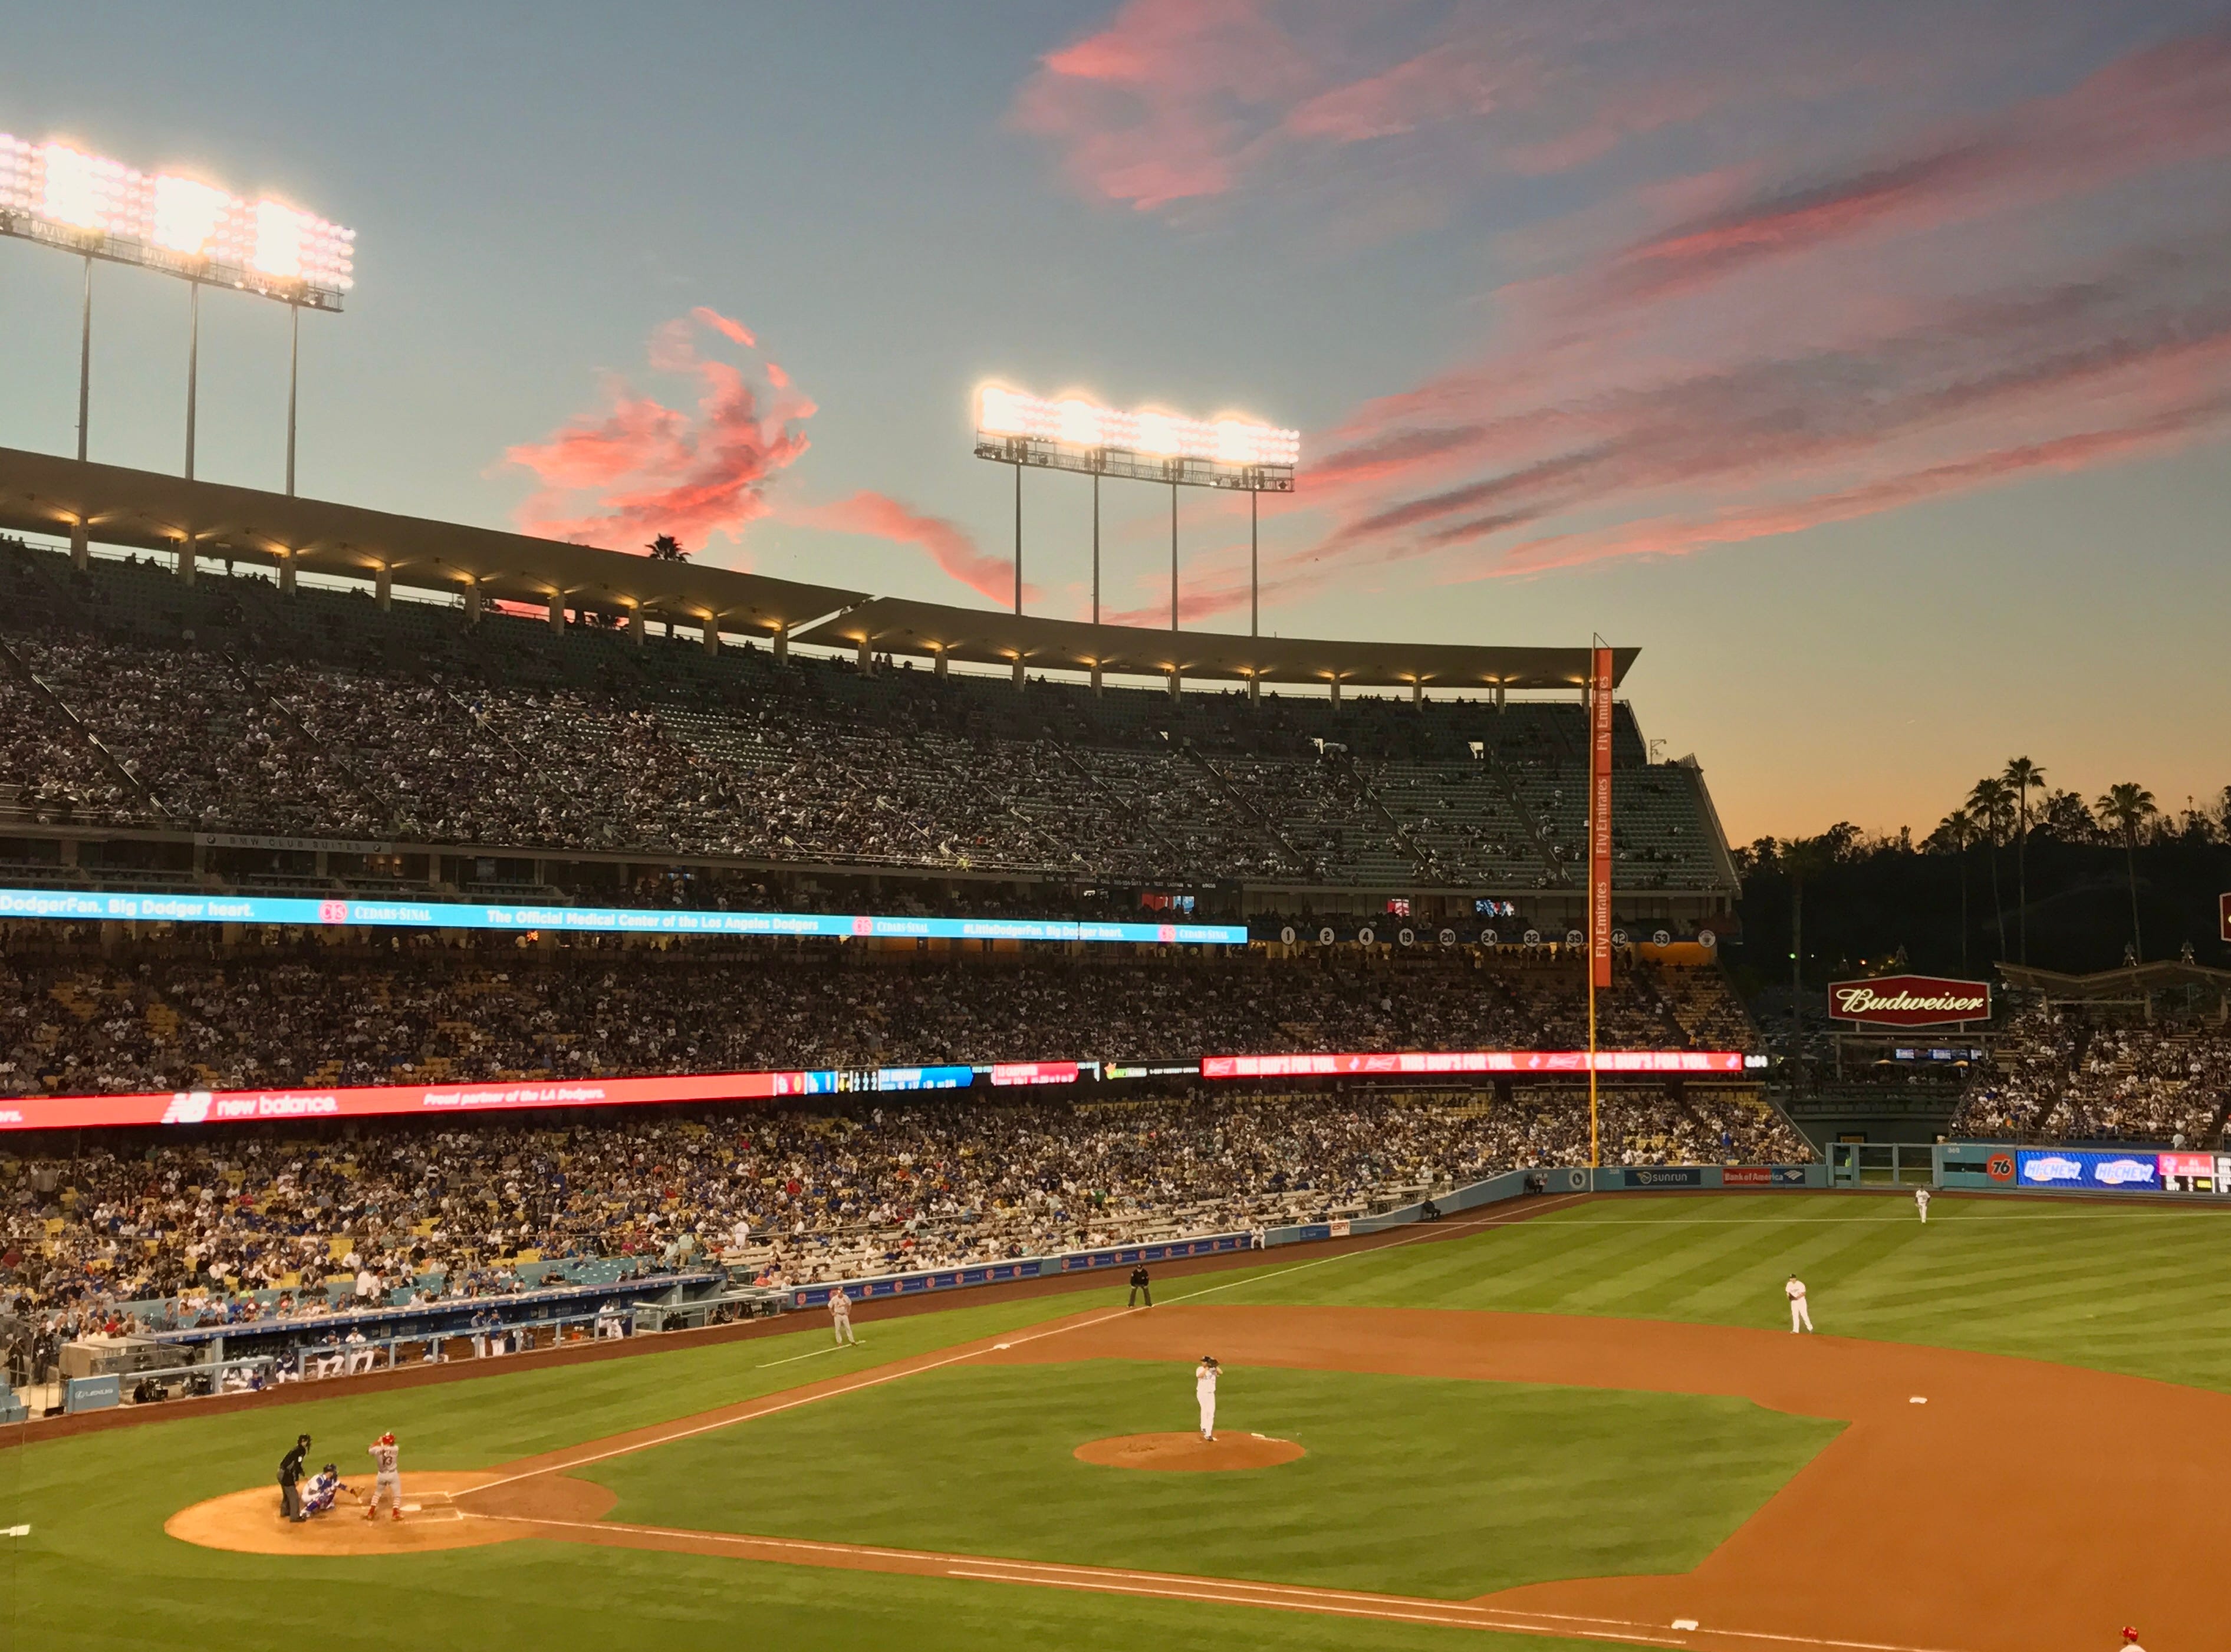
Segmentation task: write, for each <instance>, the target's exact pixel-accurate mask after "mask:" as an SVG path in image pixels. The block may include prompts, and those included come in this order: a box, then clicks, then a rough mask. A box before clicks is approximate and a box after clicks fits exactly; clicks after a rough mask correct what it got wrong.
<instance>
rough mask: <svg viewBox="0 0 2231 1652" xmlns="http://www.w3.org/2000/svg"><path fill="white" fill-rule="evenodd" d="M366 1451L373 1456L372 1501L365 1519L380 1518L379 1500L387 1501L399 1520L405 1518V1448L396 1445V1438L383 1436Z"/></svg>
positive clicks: (367, 1447) (367, 1507)
mask: <svg viewBox="0 0 2231 1652" xmlns="http://www.w3.org/2000/svg"><path fill="white" fill-rule="evenodd" d="M365 1450H366V1451H368V1452H370V1453H371V1454H372V1500H371V1502H370V1503H369V1504H368V1505H367V1506H366V1507H365V1511H364V1518H365V1519H367V1520H376V1519H378V1518H379V1500H380V1499H381V1498H382V1497H385V1498H386V1499H387V1501H388V1506H389V1507H390V1508H391V1510H392V1511H393V1512H394V1516H395V1518H396V1519H398V1520H399V1519H402V1518H403V1470H402V1468H401V1467H400V1465H401V1463H402V1461H403V1448H401V1447H400V1446H398V1445H397V1444H396V1443H395V1436H394V1435H391V1434H383V1435H380V1436H379V1438H378V1440H376V1441H373V1442H372V1444H371V1445H369V1446H366V1447H365Z"/></svg>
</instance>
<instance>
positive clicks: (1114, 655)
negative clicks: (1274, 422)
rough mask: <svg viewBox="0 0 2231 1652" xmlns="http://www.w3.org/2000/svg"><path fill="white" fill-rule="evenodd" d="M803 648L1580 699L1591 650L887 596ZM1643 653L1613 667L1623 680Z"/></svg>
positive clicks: (1626, 651)
mask: <svg viewBox="0 0 2231 1652" xmlns="http://www.w3.org/2000/svg"><path fill="white" fill-rule="evenodd" d="M798 640H799V641H800V642H805V643H819V644H822V645H825V646H832V647H833V646H842V647H847V648H861V647H864V648H868V649H870V650H874V651H888V652H889V653H893V654H912V655H916V656H920V657H923V658H937V657H939V656H943V657H944V658H947V659H955V660H967V661H970V662H973V663H976V664H990V665H1012V664H1016V663H1018V662H1019V663H1020V664H1022V665H1023V667H1024V668H1025V670H1038V671H1090V670H1091V669H1092V668H1093V667H1094V666H1098V667H1099V668H1100V670H1102V671H1106V672H1110V673H1113V674H1115V675H1117V676H1137V677H1166V676H1167V675H1168V674H1169V673H1170V672H1171V671H1176V672H1177V673H1178V674H1179V676H1180V677H1183V678H1185V679H1187V680H1188V681H1192V680H1198V679H1210V680H1221V681H1225V682H1245V681H1246V680H1247V679H1248V678H1250V677H1255V678H1259V679H1260V680H1261V681H1263V682H1264V683H1333V682H1338V683H1342V684H1344V685H1354V686H1359V687H1371V688H1407V687H1412V686H1421V687H1431V688H1471V689H1478V688H1491V687H1494V686H1496V685H1497V684H1500V685H1501V686H1503V687H1504V688H1505V689H1568V690H1570V689H1577V688H1579V687H1580V685H1581V683H1584V682H1585V681H1587V678H1588V650H1587V649H1585V648H1498V647H1492V646H1480V647H1472V646H1469V645H1465V644H1460V643H1458V644H1450V643H1348V642H1312V641H1308V640H1305V639H1303V638H1294V637H1234V636H1228V635H1225V634H1224V633H1221V632H1203V631H1164V630H1160V629H1154V628H1149V627H1147V626H1143V625H1092V624H1090V623H1089V622H1088V621H1085V620H1081V619H1032V618H1031V617H1029V616H1027V615H1018V614H1011V613H1000V612H995V611H990V610H986V609H982V608H956V607H948V606H946V605H944V604H942V603H935V602H907V601H902V600H900V599H896V598H893V597H878V598H876V599H875V600H873V601H871V602H865V603H863V604H861V605H860V606H858V607H857V608H848V609H846V610H845V611H844V612H842V613H839V614H837V615H834V616H832V617H831V618H830V619H824V620H823V621H822V622H821V623H820V624H819V625H815V626H814V627H812V629H811V630H809V631H806V632H802V633H800V635H799V638H798ZM1636 652H1637V651H1636V650H1634V649H1632V648H1622V649H1620V650H1618V651H1617V652H1616V654H1615V655H1614V657H1613V667H1614V671H1615V672H1616V676H1617V677H1625V676H1626V671H1627V668H1628V667H1629V666H1630V665H1632V664H1633V663H1634V657H1635V654H1636Z"/></svg>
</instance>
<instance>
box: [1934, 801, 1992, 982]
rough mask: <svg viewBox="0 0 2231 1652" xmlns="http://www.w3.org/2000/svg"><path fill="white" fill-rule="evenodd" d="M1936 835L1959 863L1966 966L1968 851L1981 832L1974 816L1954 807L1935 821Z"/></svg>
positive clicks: (1963, 961) (1964, 966)
mask: <svg viewBox="0 0 2231 1652" xmlns="http://www.w3.org/2000/svg"><path fill="white" fill-rule="evenodd" d="M1981 835H1982V834H1981V833H1980V832H1978V831H1977V830H1976V817H1975V816H1974V815H1972V814H1970V813H1968V811H1967V810H1965V809H1955V810H1953V811H1952V813H1950V814H1948V815H1946V816H1945V817H1944V818H1943V820H1941V821H1939V822H1938V823H1937V836H1938V837H1939V838H1941V839H1943V840H1944V841H1945V842H1946V843H1948V844H1950V845H1951V847H1952V858H1954V859H1955V860H1956V861H1958V862H1959V863H1960V968H1961V969H1963V970H1965V969H1967V967H1968V851H1969V850H1970V849H1972V848H1974V847H1975V845H1976V839H1977V838H1978V837H1979V836H1981Z"/></svg>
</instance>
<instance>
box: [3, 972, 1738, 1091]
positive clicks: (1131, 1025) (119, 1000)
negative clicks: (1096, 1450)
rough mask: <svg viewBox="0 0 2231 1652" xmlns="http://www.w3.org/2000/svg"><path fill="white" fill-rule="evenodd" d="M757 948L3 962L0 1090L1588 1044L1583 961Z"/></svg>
mask: <svg viewBox="0 0 2231 1652" xmlns="http://www.w3.org/2000/svg"><path fill="white" fill-rule="evenodd" d="M883 957H884V960H885V961H883V962H876V955H869V956H868V958H867V960H866V961H865V962H860V961H858V959H857V955H850V954H848V953H846V952H844V951H843V950H840V949H837V948H834V947H826V946H824V948H823V949H820V950H818V951H812V950H806V949H787V948H786V946H785V944H784V943H763V944H762V945H761V946H760V947H759V948H758V949H755V950H753V951H752V952H750V953H748V954H742V955H739V954H736V953H734V952H725V953H724V952H720V951H715V950H713V949H711V948H710V947H709V946H707V945H703V944H692V945H686V946H676V947H672V948H668V949H657V948H650V947H641V948H631V949H610V950H607V949H585V950H582V951H579V952H572V951H565V952H559V953H557V954H555V955H550V956H547V958H544V957H542V956H538V955H536V954H533V953H532V952H520V951H516V950H514V951H511V952H509V953H497V952H494V951H491V950H488V949H471V948H449V947H425V948H420V949H412V950H403V951H397V952H388V953H382V952H378V951H366V952H365V953H362V954H359V955H355V956H351V955H350V954H348V953H346V952H341V951H338V950H336V949H326V948H320V949H306V950H303V951H301V952H292V953H276V954H273V953H268V952H267V950H266V949H243V950H241V951H238V952H236V953H234V954H231V955H229V956H228V955H226V954H225V953H223V952H222V951H207V952H199V953H196V954H193V955H191V956H146V957H140V958H138V959H137V960H132V959H124V960H117V961H99V960H94V959H80V958H63V959H52V960H48V961H44V962H41V961H37V960H34V959H30V958H16V959H12V960H7V961H4V962H0V1094H16V1095H35V1094H42V1093H45V1094H71V1095H77V1094H89V1093H101V1092H125V1093H133V1092H148V1091H156V1092H160V1091H166V1090H180V1089H208V1090H243V1089H254V1088H259V1087H273V1086H298V1085H336V1084H338V1085H361V1084H388V1083H396V1084H402V1083H413V1082H417V1083H442V1082H449V1081H452V1080H463V1079H544V1078H594V1077H612V1076H628V1075H635V1074H652V1073H669V1072H759V1071H776V1072H786V1071H792V1070H798V1069H804V1070H818V1069H822V1068H838V1069H845V1068H863V1067H878V1066H920V1065H934V1064H946V1063H970V1064H975V1063H992V1062H1004V1061H1034V1060H1052V1061H1065V1060H1076V1061H1092V1060H1101V1061H1140V1060H1144V1061H1156V1060H1183V1061H1192V1060H1197V1059H1200V1057H1202V1056H1204V1055H1215V1054H1226V1055H1229V1054H1245V1053H1279V1052H1300V1051H1316V1052H1346V1051H1371V1050H1436V1049H1440V1050H1530V1049H1543V1050H1557V1049H1567V1050H1569V1049H1579V1048H1584V1047H1586V1045H1587V1041H1588V1038H1587V1001H1586V997H1585V994H1584V989H1583V988H1582V986H1581V981H1580V978H1579V972H1578V970H1577V969H1575V967H1574V966H1573V964H1572V963H1571V962H1570V961H1569V960H1566V961H1560V962H1531V963H1529V962H1524V961H1523V960H1511V961H1508V962H1506V961H1504V960H1503V959H1501V958H1499V957H1497V956H1494V955H1479V956H1478V957H1477V959H1474V958H1471V957H1468V956H1466V955H1461V954H1460V955H1458V956H1456V957H1453V958H1442V957H1440V956H1438V955H1435V956H1432V957H1429V958H1428V959H1427V960H1426V961H1425V962H1420V963H1417V964H1412V965H1407V966H1405V967H1401V968H1375V969H1359V968H1332V967H1328V966H1326V965H1325V964H1324V963H1323V962H1321V961H1319V960H1316V959H1298V958H1297V959H1268V958H1262V957H1250V958H1212V959H1203V960H1198V961H1195V960H1179V959H1174V958H1151V959H1139V960H1115V959H1103V958H1096V957H1095V958H1075V957H1071V956H1060V955H1057V956H1047V957H1037V956H1026V955H1012V956H1009V957H1006V958H1001V957H993V958H988V959H983V960H968V959H962V960H960V961H952V960H939V959H937V958H935V957H934V956H928V957H924V958H922V959H921V960H920V961H917V960H916V959H915V958H911V957H906V956H900V957H899V958H898V959H896V960H895V961H893V960H890V958H889V955H883ZM1598 1033H1599V1037H1600V1039H1601V1041H1602V1042H1603V1044H1604V1045H1605V1046H1606V1047H1608V1048H1629V1049H1633V1048H1647V1049H1665V1048H1685V1047H1688V1048H1713V1049H1739V1048H1746V1047H1748V1046H1749V1041H1750V1040H1749V1029H1748V1027H1747V1026H1746V1025H1744V1024H1743V1021H1742V1010H1741V1008H1740V1007H1739V1006H1738V1005H1737V1004H1736V1001H1735V998H1734V996H1733V994H1732V993H1731V991H1730V988H1728V986H1727V983H1726V981H1725V980H1724V978H1723V976H1722V975H1720V974H1719V972H1718V971H1717V970H1695V971H1682V970H1671V969H1666V970H1661V969H1648V968H1626V969H1621V970H1620V972H1619V974H1618V975H1617V977H1616V978H1615V981H1614V986H1613V990H1612V991H1611V992H1609V993H1607V994H1601V995H1600V997H1599V1000H1598Z"/></svg>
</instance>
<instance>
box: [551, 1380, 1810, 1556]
mask: <svg viewBox="0 0 2231 1652" xmlns="http://www.w3.org/2000/svg"><path fill="white" fill-rule="evenodd" d="M1224 1390H1225V1391H1224V1393H1223V1394H1222V1395H1221V1396H1220V1398H1219V1417H1218V1422H1219V1426H1220V1427H1221V1428H1222V1429H1223V1431H1224V1432H1225V1433H1227V1434H1229V1433H1232V1432H1236V1431H1238V1430H1242V1429H1249V1428H1255V1429H1259V1430H1262V1431H1264V1432H1268V1433H1275V1434H1277V1435H1279V1436H1280V1437H1282V1438H1284V1439H1289V1440H1293V1441H1298V1442H1299V1443H1300V1444H1301V1445H1303V1447H1305V1448H1307V1450H1308V1453H1309V1454H1308V1455H1307V1456H1305V1457H1303V1458H1301V1459H1300V1460H1298V1461H1294V1462H1290V1463H1285V1464H1282V1465H1280V1466H1279V1467H1274V1468H1258V1469H1254V1470H1250V1471H1246V1472H1241V1473H1229V1474H1154V1473H1142V1472H1141V1471H1139V1470H1135V1469H1125V1468H1108V1467H1096V1466H1094V1465H1091V1464H1089V1463H1082V1462H1079V1461H1077V1459H1076V1457H1075V1456H1074V1455H1073V1454H1072V1453H1073V1451H1074V1449H1075V1448H1076V1447H1077V1445H1079V1444H1080V1443H1082V1442H1083V1441H1088V1440H1095V1439H1099V1438H1102V1437H1103V1436H1105V1435H1127V1434H1151V1433H1160V1432H1164V1431H1168V1430H1172V1429H1176V1430H1183V1429H1185V1428H1188V1427H1189V1426H1190V1425H1191V1423H1192V1421H1193V1418H1192V1416H1191V1412H1192V1405H1193V1367H1192V1366H1191V1364H1181V1365H1168V1364H1150V1363H1147V1362H1142V1361H1132V1360H1106V1359H1096V1360H1083V1361H1079V1362H1077V1363H1075V1364H1056V1365H1026V1366H1017V1365H982V1366H980V1365H956V1366H950V1367H947V1369H945V1370H937V1371H930V1372H926V1373H924V1374H923V1375H922V1376H921V1377H912V1378H909V1379H908V1380H907V1381H906V1382H904V1383H895V1384H892V1385H890V1386H889V1387H885V1388H876V1389H870V1390H863V1391H862V1392H859V1393H856V1394H850V1395H846V1396H843V1397H842V1398H840V1399H836V1400H831V1401H828V1402H825V1403H822V1404H818V1405H812V1406H805V1407H802V1408H800V1409H797V1410H794V1411H788V1412H785V1413H784V1414H782V1415H781V1416H773V1417H769V1418H767V1419H766V1420H765V1421H764V1422H757V1423H753V1425H752V1426H751V1427H750V1428H730V1429H723V1430H721V1431H720V1432H719V1433H715V1434H704V1435H695V1436H693V1437H692V1438H689V1439H687V1440H682V1441H676V1442H675V1443H674V1444H672V1445H668V1446H662V1447H660V1448H657V1449H656V1450H654V1451H648V1452H642V1453H639V1454H636V1455H633V1456H630V1457H622V1458H616V1459H614V1460H612V1461H610V1462H605V1463H601V1464H598V1466H597V1467H595V1468H594V1469H592V1470H590V1471H587V1473H586V1474H585V1478H590V1479H594V1480H601V1481H602V1482H603V1483H604V1484H605V1485H607V1486H610V1487H612V1489H613V1490H615V1491H616V1492H618V1493H619V1494H620V1504H619V1506H618V1508H617V1509H615V1510H614V1511H613V1518H614V1519H624V1520H637V1521H642V1522H643V1523H645V1524H655V1525H659V1526H683V1527H687V1528H689V1529H692V1530H700V1531H730V1532H760V1533H766V1534H771V1535H776V1536H783V1537H800V1538H814V1539H824V1540H827V1541H833V1542H854V1543H875V1544H887V1545H893V1546H898V1547H906V1548H915V1549H929V1550H934V1551H937V1552H942V1553H947V1554H976V1555H999V1556H1002V1557H1007V1558H1018V1559H1026V1560H1049V1561H1077V1560H1081V1559H1088V1558H1089V1559H1090V1560H1091V1561H1092V1562H1093V1563H1095V1564H1098V1565H1115V1566H1128V1567H1134V1568H1139V1569H1143V1570H1147V1571H1189V1572H1198V1573H1202V1574H1205V1575H1206V1576H1210V1577H1251V1578H1259V1579H1264V1580H1266V1581H1270V1582H1275V1583H1290V1584H1317V1585H1321V1586H1323V1587H1326V1588H1333V1589H1362V1590H1380V1591H1384V1592H1388V1593H1396V1594H1411V1595H1435V1596H1440V1597H1445V1598H1447V1599H1451V1600H1463V1599H1468V1598H1470V1597H1472V1596H1475V1595H1482V1594H1485V1593H1487V1592H1488V1591H1489V1590H1495V1589H1504V1588H1510V1587H1511V1586H1513V1585H1516V1584H1524V1583H1536V1582H1542V1581H1546V1580H1548V1579H1550V1578H1556V1577H1601V1576H1607V1575H1613V1574H1621V1573H1638V1572H1651V1573H1655V1572H1675V1571H1688V1570H1689V1569H1690V1568H1691V1567H1693V1566H1695V1565H1698V1563H1699V1562H1700V1561H1702V1560H1703V1559H1704V1557H1705V1556H1706V1555H1708V1554H1710V1552H1712V1550H1714V1549H1715V1548H1717V1546H1718V1545H1720V1544H1721V1543H1722V1542H1723V1541H1724V1540H1725V1539H1727V1538H1728V1536H1729V1535H1730V1533H1732V1532H1734V1531H1735V1529H1736V1526H1739V1525H1741V1524H1742V1523H1743V1520H1744V1519H1746V1518H1748V1517H1749V1514H1750V1513H1751V1512H1752V1511H1753V1510H1755V1509H1756V1507H1757V1506H1759V1505H1760V1504H1761V1503H1762V1502H1764V1501H1765V1500H1767V1499H1768V1498H1769V1497H1770V1496H1772V1495H1773V1494H1774V1493H1775V1492H1776V1491H1777V1490H1779V1489H1780V1488H1781V1487H1782V1485H1783V1483H1784V1482H1785V1481H1787V1480H1788V1479H1789V1477H1790V1476H1791V1475H1792V1474H1795V1473H1796V1472H1797V1471H1798V1469H1800V1468H1801V1467H1804V1465H1805V1464H1806V1463H1807V1462H1808V1461H1811V1459H1812V1457H1813V1455H1814V1453H1815V1452H1817V1451H1818V1450H1820V1448H1821V1447H1823V1446H1825V1445H1826V1444H1827V1442H1828V1441H1830V1440H1832V1439H1833V1438H1834V1437H1835V1436H1836V1435H1837V1434H1838V1433H1839V1432H1840V1429H1841V1427H1842V1425H1841V1424H1840V1423H1836V1422H1825V1421H1823V1420H1821V1419H1820V1418H1817V1417H1798V1416H1786V1415H1784V1414H1782V1413H1780V1412H1775V1411H1769V1410H1766V1409H1762V1407H1759V1406H1757V1405H1754V1404H1752V1403H1750V1402H1749V1401H1747V1400H1741V1399H1733V1398H1723V1397H1715V1396H1686V1395H1672V1394H1640V1393H1625V1392H1610V1391H1607V1390H1601V1389H1578V1388H1542V1387H1535V1386H1531V1385H1529V1384H1524V1383H1468V1382H1460V1381H1455V1380H1449V1379H1442V1378H1433V1377H1385V1376H1364V1375H1356V1374H1353V1373H1348V1372H1341V1371H1301V1370H1242V1371H1234V1372H1232V1375H1231V1376H1230V1377H1228V1378H1227V1379H1226V1381H1225V1383H1224ZM1643 1441H1647V1442H1648V1444H1647V1447H1646V1451H1647V1456H1648V1461H1649V1472H1648V1473H1647V1474H1638V1473H1637V1472H1636V1470H1637V1466H1638V1463H1639V1461H1641V1459H1642V1457H1643V1454H1644V1450H1645V1448H1643V1447H1642V1446H1641V1445H1640V1444H1639V1442H1643Z"/></svg>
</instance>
